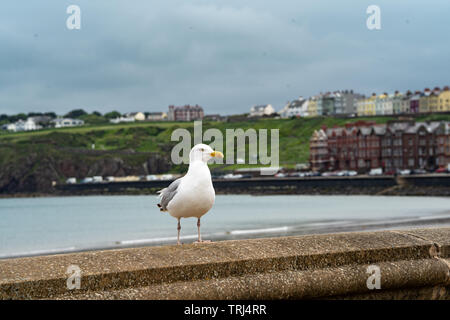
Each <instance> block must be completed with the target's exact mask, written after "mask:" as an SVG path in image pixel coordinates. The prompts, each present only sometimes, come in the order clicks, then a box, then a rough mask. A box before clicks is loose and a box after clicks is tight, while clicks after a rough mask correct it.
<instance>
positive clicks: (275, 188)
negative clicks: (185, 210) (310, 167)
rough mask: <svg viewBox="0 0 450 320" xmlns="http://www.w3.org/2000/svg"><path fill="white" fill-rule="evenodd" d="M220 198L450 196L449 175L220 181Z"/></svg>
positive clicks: (87, 188)
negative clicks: (386, 195)
mask: <svg viewBox="0 0 450 320" xmlns="http://www.w3.org/2000/svg"><path fill="white" fill-rule="evenodd" d="M169 184H170V181H137V182H115V183H97V184H74V185H59V186H57V192H59V193H60V194H67V195H75V194H114V193H116V194H121V193H135V194H138V193H144V194H148V193H155V192H156V191H157V190H159V189H162V188H165V187H167V186H168V185H169ZM214 188H215V190H216V192H217V193H218V194H369V195H375V194H392V195H396V194H398V195H429V196H432V195H438V196H445V195H450V175H448V174H442V175H414V176H413V175H412V176H401V177H400V176H399V177H394V176H356V177H306V178H273V177H266V178H253V179H233V180H230V179H217V180H214Z"/></svg>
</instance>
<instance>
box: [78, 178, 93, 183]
mask: <svg viewBox="0 0 450 320" xmlns="http://www.w3.org/2000/svg"><path fill="white" fill-rule="evenodd" d="M93 181H94V179H92V178H91V177H86V178H84V179H83V180H81V183H92V182H93Z"/></svg>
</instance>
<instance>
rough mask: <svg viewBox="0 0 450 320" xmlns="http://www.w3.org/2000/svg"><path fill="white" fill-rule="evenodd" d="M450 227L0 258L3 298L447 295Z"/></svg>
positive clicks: (368, 297)
mask: <svg viewBox="0 0 450 320" xmlns="http://www.w3.org/2000/svg"><path fill="white" fill-rule="evenodd" d="M449 290H450V228H436V229H412V230H399V231H380V232H360V233H340V234H325V235H308V236H295V237H280V238H269V239H252V240H233V241H222V242H215V243H203V244H184V245H180V246H176V245H170V246H162V247H142V248H132V249H120V250H106V251H91V252H82V253H74V254H62V255H52V256H40V257H28V258H18V259H6V260H0V298H1V299H315V298H338V299H354V298H358V299H373V298H378V299H449V298H450V291H449Z"/></svg>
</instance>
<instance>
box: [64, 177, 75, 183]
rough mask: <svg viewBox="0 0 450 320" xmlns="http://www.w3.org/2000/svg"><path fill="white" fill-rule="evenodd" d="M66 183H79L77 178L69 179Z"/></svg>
mask: <svg viewBox="0 0 450 320" xmlns="http://www.w3.org/2000/svg"><path fill="white" fill-rule="evenodd" d="M66 183H67V184H75V183H77V178H68V179H67V180H66Z"/></svg>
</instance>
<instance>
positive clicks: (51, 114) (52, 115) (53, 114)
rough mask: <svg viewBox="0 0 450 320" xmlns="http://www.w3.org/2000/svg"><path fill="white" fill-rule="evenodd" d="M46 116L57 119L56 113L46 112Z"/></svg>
mask: <svg viewBox="0 0 450 320" xmlns="http://www.w3.org/2000/svg"><path fill="white" fill-rule="evenodd" d="M44 116H47V117H50V118H52V119H55V118H56V113H54V112H46V113H44Z"/></svg>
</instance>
